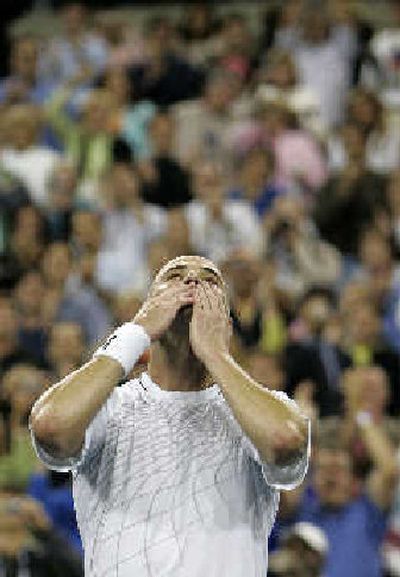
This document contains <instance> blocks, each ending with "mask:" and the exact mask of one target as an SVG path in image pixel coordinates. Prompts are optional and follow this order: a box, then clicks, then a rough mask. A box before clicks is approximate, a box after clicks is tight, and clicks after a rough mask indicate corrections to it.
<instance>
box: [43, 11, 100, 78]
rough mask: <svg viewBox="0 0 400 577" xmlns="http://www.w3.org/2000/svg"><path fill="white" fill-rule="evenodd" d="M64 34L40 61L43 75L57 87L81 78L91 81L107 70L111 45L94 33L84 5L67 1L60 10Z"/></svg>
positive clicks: (45, 51)
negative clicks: (108, 51)
mask: <svg viewBox="0 0 400 577" xmlns="http://www.w3.org/2000/svg"><path fill="white" fill-rule="evenodd" d="M60 16H61V22H62V28H63V30H62V33H61V34H60V35H59V36H56V37H54V38H52V39H51V40H50V42H49V44H48V46H46V47H45V50H43V53H42V55H41V59H40V64H39V66H40V74H41V76H42V77H43V78H45V79H46V80H47V81H48V82H50V83H51V84H53V85H61V84H63V83H64V82H66V81H68V80H70V79H71V78H76V77H77V76H78V75H79V76H81V79H82V84H84V83H88V82H90V81H91V80H92V79H94V78H95V77H96V76H97V75H98V74H99V73H100V72H101V71H102V70H103V69H104V67H105V65H106V62H107V56H108V54H107V45H106V43H105V41H104V39H103V38H101V37H100V36H98V35H97V34H96V33H95V32H94V31H92V30H90V28H89V25H88V23H89V22H88V16H89V15H88V12H87V10H86V8H85V6H84V4H82V3H80V2H67V3H66V4H65V5H64V7H63V8H62V9H61V10H60Z"/></svg>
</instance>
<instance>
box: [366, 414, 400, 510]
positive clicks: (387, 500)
mask: <svg viewBox="0 0 400 577" xmlns="http://www.w3.org/2000/svg"><path fill="white" fill-rule="evenodd" d="M357 424H358V430H359V432H360V437H361V439H362V441H363V443H364V445H365V447H366V449H367V451H368V455H369V457H370V459H371V460H372V463H373V470H372V472H371V474H370V476H369V478H368V480H367V491H368V494H369V496H370V497H371V499H372V500H373V501H374V503H375V504H376V505H378V507H379V508H380V509H383V510H384V511H386V510H387V509H388V508H389V507H390V506H391V504H392V502H393V497H394V491H395V489H396V487H397V482H398V478H399V471H398V465H397V459H396V451H395V448H394V446H393V444H392V442H391V440H390V439H389V436H388V434H387V433H386V431H385V430H384V427H383V425H382V424H378V423H375V422H374V421H373V419H372V418H371V416H370V415H369V414H368V413H358V418H357Z"/></svg>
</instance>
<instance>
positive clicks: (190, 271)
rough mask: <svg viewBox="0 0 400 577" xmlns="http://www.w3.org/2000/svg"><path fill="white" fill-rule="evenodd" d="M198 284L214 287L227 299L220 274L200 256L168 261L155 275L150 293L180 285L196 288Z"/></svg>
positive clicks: (212, 264)
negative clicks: (202, 283)
mask: <svg viewBox="0 0 400 577" xmlns="http://www.w3.org/2000/svg"><path fill="white" fill-rule="evenodd" d="M200 282H204V283H207V284H209V285H210V286H212V287H215V288H216V289H218V290H219V291H221V292H222V294H223V295H224V296H225V299H226V298H227V293H226V287H225V282H224V280H223V278H222V275H221V272H220V271H219V269H218V268H217V267H216V266H215V265H214V263H212V262H211V261H209V260H208V259H206V258H203V257H200V256H180V257H177V258H175V259H173V260H171V261H169V262H168V263H167V264H166V265H165V266H164V267H163V268H162V269H161V270H160V271H159V273H158V274H157V276H156V278H155V279H154V282H153V284H152V286H151V289H150V292H155V291H157V290H159V289H162V288H164V287H165V288H166V287H167V286H176V287H178V286H180V285H181V284H186V285H194V286H197V285H198V284H199V283H200Z"/></svg>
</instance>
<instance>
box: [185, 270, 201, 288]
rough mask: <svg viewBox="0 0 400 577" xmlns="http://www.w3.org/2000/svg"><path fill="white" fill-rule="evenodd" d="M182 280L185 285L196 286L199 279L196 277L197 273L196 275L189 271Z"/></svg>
mask: <svg viewBox="0 0 400 577" xmlns="http://www.w3.org/2000/svg"><path fill="white" fill-rule="evenodd" d="M183 282H184V283H185V284H187V285H193V286H196V285H198V284H199V279H198V277H197V275H196V274H195V273H193V274H190V273H189V274H187V275H186V278H185V279H184V281H183Z"/></svg>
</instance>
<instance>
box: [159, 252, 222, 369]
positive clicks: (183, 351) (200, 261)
mask: <svg viewBox="0 0 400 577" xmlns="http://www.w3.org/2000/svg"><path fill="white" fill-rule="evenodd" d="M200 283H207V284H208V285H209V286H212V287H214V288H215V289H216V290H218V291H220V293H221V294H222V295H223V297H224V299H225V302H227V292H226V288H225V283H224V280H223V278H222V275H221V273H220V271H219V270H218V268H217V267H216V266H215V265H214V264H213V263H212V262H211V261H209V260H207V259H205V258H203V257H199V256H181V257H178V258H176V259H173V260H172V261H170V262H168V263H167V264H166V265H165V266H164V267H163V268H162V269H161V270H160V272H159V273H158V274H157V276H156V278H155V280H154V282H153V284H152V286H151V289H150V295H151V294H152V293H153V294H154V293H155V292H157V291H158V290H162V289H165V288H167V287H169V286H176V287H177V288H178V287H179V286H181V285H182V284H185V285H187V286H195V287H196V286H199V285H200ZM192 311H193V307H192V305H187V306H184V307H183V308H181V309H180V310H179V311H178V313H177V314H176V316H175V319H174V320H173V322H172V324H171V326H170V328H169V329H168V331H167V332H166V333H165V334H164V335H163V336H162V337H161V339H160V344H161V346H162V347H163V348H164V349H165V351H166V353H167V355H168V356H170V357H171V360H173V361H174V362H176V359H177V358H181V359H182V360H184V359H186V360H187V361H188V360H190V363H191V366H193V368H194V366H195V363H196V362H197V359H196V358H195V357H194V355H193V352H192V351H191V347H190V342H189V326H190V320H191V318H192ZM198 363H200V361H198ZM200 365H201V366H200ZM200 365H199V367H198V369H199V375H201V374H202V371H203V370H204V367H203V365H202V363H200Z"/></svg>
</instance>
